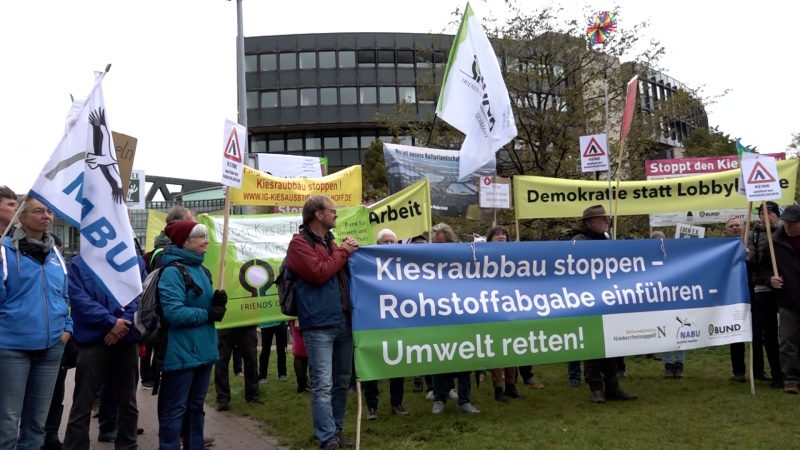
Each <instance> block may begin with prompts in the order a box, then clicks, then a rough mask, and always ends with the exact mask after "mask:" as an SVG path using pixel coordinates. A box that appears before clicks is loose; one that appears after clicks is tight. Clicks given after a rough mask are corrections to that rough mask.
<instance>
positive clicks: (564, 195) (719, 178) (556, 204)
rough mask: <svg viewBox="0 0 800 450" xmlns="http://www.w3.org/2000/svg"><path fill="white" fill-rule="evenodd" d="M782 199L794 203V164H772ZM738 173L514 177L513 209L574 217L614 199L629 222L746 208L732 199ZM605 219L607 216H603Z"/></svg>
mask: <svg viewBox="0 0 800 450" xmlns="http://www.w3.org/2000/svg"><path fill="white" fill-rule="evenodd" d="M777 163H778V177H779V178H780V186H781V191H782V193H783V197H782V198H781V199H780V200H778V201H777V203H780V204H785V205H788V204H791V203H793V202H794V196H795V192H796V186H795V184H796V178H797V164H798V160H797V159H791V160H787V161H778V162H777ZM739 172H740V170H739V169H736V170H728V171H725V172H716V173H709V174H703V175H697V176H692V177H684V178H670V179H662V180H648V181H622V182H620V184H619V188H617V187H616V183H615V182H614V181H612V182H611V189H610V190H609V187H608V182H607V181H585V180H563V179H560V178H546V177H534V176H515V177H514V205H515V207H516V208H515V209H516V211H515V212H516V217H517V219H543V218H550V217H579V216H580V215H581V213H582V212H583V210H584V209H586V208H588V207H590V206H593V205H597V204H601V205H603V206H604V207H605V208H606V209H607V210H608V209H609V206H608V205H609V201H611V202H612V203H613V200H614V198H615V197H616V198H618V199H619V204H618V211H617V214H618V215H620V216H632V215H637V214H655V213H668V212H677V211H690V210H698V209H725V208H746V207H747V198H746V197H745V196H744V195H740V194H738V193H737V191H738V189H739V182H740V180H739ZM608 212H609V214H610V213H611V211H608Z"/></svg>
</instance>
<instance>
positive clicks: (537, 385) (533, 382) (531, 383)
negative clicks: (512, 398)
mask: <svg viewBox="0 0 800 450" xmlns="http://www.w3.org/2000/svg"><path fill="white" fill-rule="evenodd" d="M525 384H526V385H527V386H528V387H529V388H531V389H544V387H545V386H544V383H542V382H541V381H539V380H537V379H536V378H528V379H527V380H525Z"/></svg>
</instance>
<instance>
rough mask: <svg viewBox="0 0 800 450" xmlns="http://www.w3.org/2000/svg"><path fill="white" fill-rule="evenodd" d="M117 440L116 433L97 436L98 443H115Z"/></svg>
mask: <svg viewBox="0 0 800 450" xmlns="http://www.w3.org/2000/svg"><path fill="white" fill-rule="evenodd" d="M116 440H117V434H116V433H114V434H111V433H100V434H98V435H97V441H98V442H114V441H116Z"/></svg>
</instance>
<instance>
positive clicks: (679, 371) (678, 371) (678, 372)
mask: <svg viewBox="0 0 800 450" xmlns="http://www.w3.org/2000/svg"><path fill="white" fill-rule="evenodd" d="M672 377H673V378H683V363H675V367H674V368H673V369H672Z"/></svg>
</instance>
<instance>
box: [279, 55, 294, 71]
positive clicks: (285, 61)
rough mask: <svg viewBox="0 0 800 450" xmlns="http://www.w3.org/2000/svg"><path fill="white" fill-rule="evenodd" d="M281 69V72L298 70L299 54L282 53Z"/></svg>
mask: <svg viewBox="0 0 800 450" xmlns="http://www.w3.org/2000/svg"><path fill="white" fill-rule="evenodd" d="M280 69H281V70H295V69H297V53H294V52H291V53H281V56H280Z"/></svg>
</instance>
